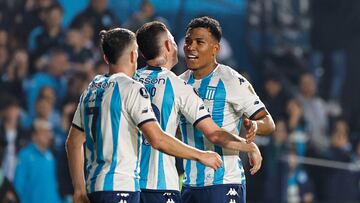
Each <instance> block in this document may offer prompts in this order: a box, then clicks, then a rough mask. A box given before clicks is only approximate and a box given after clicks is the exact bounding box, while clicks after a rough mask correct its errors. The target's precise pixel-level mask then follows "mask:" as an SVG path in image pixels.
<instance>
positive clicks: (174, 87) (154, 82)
mask: <svg viewBox="0 0 360 203" xmlns="http://www.w3.org/2000/svg"><path fill="white" fill-rule="evenodd" d="M135 79H136V80H138V81H139V82H141V83H143V84H144V86H145V87H146V89H147V90H148V92H149V94H150V98H151V103H152V108H153V111H154V113H155V115H156V117H157V119H158V121H159V123H160V126H161V128H162V129H163V130H164V131H166V132H167V133H169V134H171V135H175V134H176V130H177V127H178V124H179V120H180V116H181V115H184V116H185V117H186V118H187V119H188V120H189V122H190V123H196V121H197V120H198V119H200V118H202V117H204V116H209V115H208V112H207V111H206V109H204V107H203V103H202V101H201V99H200V98H198V97H197V95H196V94H195V93H194V91H193V89H192V87H190V86H188V85H186V84H185V82H184V81H183V80H181V79H180V78H178V77H177V76H176V75H175V74H174V73H172V72H171V71H169V70H167V69H165V68H161V67H153V66H146V67H144V68H142V69H140V70H138V71H137V73H136V74H135ZM201 106H202V107H203V109H200V107H201ZM142 147H143V148H142V153H141V166H140V168H141V171H140V176H141V180H140V187H141V188H142V189H155V190H179V186H178V178H177V176H178V174H177V171H176V168H175V158H174V157H172V156H169V155H166V154H163V153H161V152H159V151H158V150H155V149H153V148H151V146H150V145H149V144H148V143H147V142H146V140H145V139H144V142H143V145H142Z"/></svg>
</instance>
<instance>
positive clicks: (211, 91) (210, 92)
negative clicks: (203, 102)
mask: <svg viewBox="0 0 360 203" xmlns="http://www.w3.org/2000/svg"><path fill="white" fill-rule="evenodd" d="M215 92H216V87H212V86H208V87H207V88H206V93H205V98H204V99H207V100H214V97H215Z"/></svg>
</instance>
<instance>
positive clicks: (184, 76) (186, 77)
mask: <svg viewBox="0 0 360 203" xmlns="http://www.w3.org/2000/svg"><path fill="white" fill-rule="evenodd" d="M191 73H192V71H191V70H187V71H185V72H183V73H182V74H180V75H179V77H180V78H181V79H182V80H185V81H186V80H189V78H190V76H191Z"/></svg>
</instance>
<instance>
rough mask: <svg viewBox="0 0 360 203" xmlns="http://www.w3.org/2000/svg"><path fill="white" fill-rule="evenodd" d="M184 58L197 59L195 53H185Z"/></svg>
mask: <svg viewBox="0 0 360 203" xmlns="http://www.w3.org/2000/svg"><path fill="white" fill-rule="evenodd" d="M186 58H187V59H188V60H190V61H192V60H196V59H198V58H199V57H198V56H196V55H193V54H189V55H186Z"/></svg>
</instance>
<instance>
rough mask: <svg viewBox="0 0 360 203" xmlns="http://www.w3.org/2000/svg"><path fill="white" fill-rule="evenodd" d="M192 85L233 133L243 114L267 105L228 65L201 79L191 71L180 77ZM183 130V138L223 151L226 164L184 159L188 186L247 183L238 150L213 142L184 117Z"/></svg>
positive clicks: (217, 121)
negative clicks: (197, 78) (216, 165)
mask: <svg viewBox="0 0 360 203" xmlns="http://www.w3.org/2000/svg"><path fill="white" fill-rule="evenodd" d="M180 77H181V78H182V79H184V80H185V81H186V82H187V83H188V84H190V85H192V86H193V87H194V88H195V89H196V90H197V91H198V94H199V96H200V97H201V98H202V99H203V100H204V104H205V107H206V108H207V109H208V111H209V112H210V114H211V117H212V119H213V120H214V121H215V123H217V125H218V126H220V127H221V128H223V129H225V130H226V131H228V132H230V133H232V134H239V132H240V128H241V124H242V119H241V118H242V115H243V114H244V115H246V116H248V117H250V118H251V116H252V115H254V114H255V113H256V112H258V111H259V110H260V109H263V108H264V104H263V103H262V102H261V101H260V99H259V97H258V96H257V95H256V93H255V91H254V90H253V88H252V86H251V84H250V83H249V82H248V81H247V80H246V79H245V78H244V77H243V76H241V75H240V74H239V73H237V72H236V71H234V70H233V69H231V68H230V67H228V66H225V65H222V64H219V65H218V66H217V67H216V68H215V69H214V71H213V72H211V73H210V74H209V75H208V76H206V77H204V78H202V79H201V80H196V79H194V76H193V72H192V71H191V70H187V71H185V72H184V73H183V74H182V75H181V76H180ZM180 129H181V132H182V136H183V141H184V142H185V143H186V144H189V145H190V146H193V147H196V148H198V149H201V150H212V151H215V152H217V153H218V154H220V156H221V158H222V161H223V165H222V166H221V168H219V169H218V170H216V171H214V170H213V169H212V168H210V167H205V166H204V165H202V164H201V163H198V162H195V161H190V160H184V169H185V179H184V184H185V185H187V186H194V187H202V186H209V185H218V184H245V174H244V169H243V166H242V162H241V160H240V158H239V151H236V150H229V149H225V148H222V147H219V146H217V145H214V144H212V143H211V142H210V141H208V140H207V139H206V138H204V135H203V134H202V133H201V131H199V130H197V129H196V128H194V127H193V126H192V125H191V124H190V123H188V122H187V121H186V120H184V119H181V121H180Z"/></svg>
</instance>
